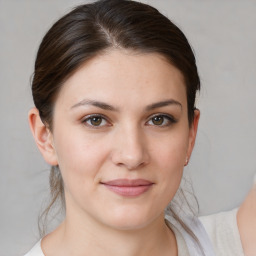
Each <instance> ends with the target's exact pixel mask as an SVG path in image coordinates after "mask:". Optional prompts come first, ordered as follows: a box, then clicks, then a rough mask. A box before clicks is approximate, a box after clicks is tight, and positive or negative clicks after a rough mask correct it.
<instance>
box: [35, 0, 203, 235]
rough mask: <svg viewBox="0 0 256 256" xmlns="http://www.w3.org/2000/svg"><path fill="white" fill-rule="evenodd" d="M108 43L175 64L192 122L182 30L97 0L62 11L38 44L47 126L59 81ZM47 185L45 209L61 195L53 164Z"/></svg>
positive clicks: (188, 52) (142, 7)
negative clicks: (50, 196)
mask: <svg viewBox="0 0 256 256" xmlns="http://www.w3.org/2000/svg"><path fill="white" fill-rule="evenodd" d="M113 48H114V49H128V50H132V51H135V52H140V53H158V54H161V55H162V56H164V57H165V58H166V59H167V60H168V61H169V62H170V63H171V64H172V65H174V66H175V67H176V68H177V69H179V70H180V71H181V73H182V74H183V77H184V81H185V86H186V94H187V103H188V120H189V124H191V123H192V121H193V118H194V108H195V97H196V92H197V91H198V90H199V89H200V80H199V76H198V72H197V66H196V61H195V57H194V54H193V51H192V49H191V47H190V45H189V43H188V40H187V39H186V37H185V35H184V34H183V33H182V31H181V30H180V29H179V28H178V27H177V26H176V25H175V24H173V23H172V22H171V21H170V20H169V19H168V18H167V17H165V16H164V15H162V14H161V13H160V12H159V11H158V10H156V9H155V8H153V7H151V6H149V5H146V4H142V3H139V2H135V1H129V0H100V1H96V2H94V3H91V4H85V5H81V6H78V7H76V8H75V9H74V10H72V11H71V12H70V13H68V14H66V15H65V16H63V17H62V18H61V19H60V20H58V21H57V22H56V23H55V24H54V25H53V26H52V27H51V28H50V30H49V31H48V32H47V34H46V35H45V36H44V38H43V40H42V43H41V45H40V47H39V50H38V53H37V58H36V62H35V71H34V77H33V82H32V93H33V99H34V103H35V106H36V107H37V109H38V110H39V113H40V117H41V119H42V121H43V122H44V123H45V124H46V125H48V126H49V128H50V129H52V118H53V108H54V102H55V99H56V97H57V96H58V92H59V91H60V89H61V86H62V84H63V83H64V82H65V81H66V80H67V79H68V78H69V77H70V76H71V75H72V74H73V73H74V72H75V71H76V70H77V69H78V68H79V67H80V66H81V65H82V64H83V63H84V62H86V61H88V60H89V59H91V58H94V57H95V56H97V55H99V54H101V53H103V52H104V51H107V50H109V49H113ZM50 186H51V192H52V202H51V203H50V206H49V207H48V208H47V209H46V211H45V213H46V214H47V213H48V212H49V210H50V208H51V206H52V205H53V204H54V202H55V201H56V200H57V199H58V198H60V197H62V198H63V197H64V190H63V181H62V178H61V175H60V172H59V170H58V168H52V170H51V174H50ZM172 214H173V215H174V216H175V217H176V218H178V216H176V215H175V213H172ZM179 221H180V222H182V221H181V220H179ZM186 229H187V231H188V232H189V233H190V234H191V235H192V236H193V233H192V232H191V230H190V229H189V228H188V227H186ZM193 237H195V236H193ZM195 239H196V238H195Z"/></svg>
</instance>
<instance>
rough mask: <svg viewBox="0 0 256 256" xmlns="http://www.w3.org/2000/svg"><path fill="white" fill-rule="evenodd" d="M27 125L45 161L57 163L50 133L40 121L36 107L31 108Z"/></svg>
mask: <svg viewBox="0 0 256 256" xmlns="http://www.w3.org/2000/svg"><path fill="white" fill-rule="evenodd" d="M28 120H29V126H30V129H31V132H32V134H33V137H34V139H35V142H36V144H37V147H38V149H39V150H40V152H41V154H42V155H43V157H44V159H45V161H46V162H47V163H48V164H50V165H53V166H55V165H58V161H57V155H56V152H55V148H54V145H53V138H52V133H51V132H50V130H49V128H48V127H47V126H46V125H45V124H44V123H43V122H42V120H41V118H40V115H39V111H38V109H37V108H32V109H31V110H30V111H29V114H28Z"/></svg>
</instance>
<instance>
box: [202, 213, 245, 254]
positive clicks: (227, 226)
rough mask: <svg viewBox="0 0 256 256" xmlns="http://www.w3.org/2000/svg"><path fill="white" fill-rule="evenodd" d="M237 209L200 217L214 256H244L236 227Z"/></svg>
mask: <svg viewBox="0 0 256 256" xmlns="http://www.w3.org/2000/svg"><path fill="white" fill-rule="evenodd" d="M236 215H237V209H235V210H232V211H228V212H221V213H217V214H213V215H209V216H205V217H200V220H201V222H202V223H203V225H204V227H205V229H206V231H207V233H208V235H209V237H210V239H211V242H212V244H213V246H214V249H215V252H216V256H245V254H244V252H243V247H242V244H241V239H240V235H239V230H238V226H237V218H236Z"/></svg>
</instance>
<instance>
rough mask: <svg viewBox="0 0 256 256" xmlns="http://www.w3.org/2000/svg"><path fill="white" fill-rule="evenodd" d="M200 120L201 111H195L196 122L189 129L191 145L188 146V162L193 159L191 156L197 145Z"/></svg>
mask: <svg viewBox="0 0 256 256" xmlns="http://www.w3.org/2000/svg"><path fill="white" fill-rule="evenodd" d="M199 118H200V111H199V109H195V110H194V120H193V122H192V124H191V126H190V128H189V144H188V152H187V162H188V160H189V159H190V157H191V154H192V151H193V148H194V145H195V141H196V134H197V128H198V123H199Z"/></svg>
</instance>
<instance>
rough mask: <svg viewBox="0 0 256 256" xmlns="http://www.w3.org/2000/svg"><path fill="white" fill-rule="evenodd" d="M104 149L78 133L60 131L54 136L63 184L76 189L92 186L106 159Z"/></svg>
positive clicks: (97, 142)
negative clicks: (75, 186)
mask: <svg viewBox="0 0 256 256" xmlns="http://www.w3.org/2000/svg"><path fill="white" fill-rule="evenodd" d="M56 134H57V133H56ZM64 138H65V139H64ZM105 147H106V146H105ZM105 147H104V145H102V143H101V142H100V141H97V140H95V139H93V138H90V136H87V137H85V136H84V134H83V133H82V134H81V133H79V131H74V132H71V131H66V132H65V131H63V130H62V131H60V132H59V133H58V134H57V135H56V136H55V148H56V154H57V158H58V164H59V167H60V170H61V173H62V177H63V180H64V184H65V185H66V186H74V184H76V185H77V187H79V186H80V185H81V186H84V185H85V184H86V186H88V185H90V184H92V182H94V181H95V179H96V177H97V175H98V173H99V171H100V168H101V165H102V163H103V162H104V161H105V159H106V157H107V152H106V151H107V149H106V148H105ZM99 148H100V149H101V150H99ZM68 184H69V185H68ZM79 184H80V185H79Z"/></svg>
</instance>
